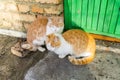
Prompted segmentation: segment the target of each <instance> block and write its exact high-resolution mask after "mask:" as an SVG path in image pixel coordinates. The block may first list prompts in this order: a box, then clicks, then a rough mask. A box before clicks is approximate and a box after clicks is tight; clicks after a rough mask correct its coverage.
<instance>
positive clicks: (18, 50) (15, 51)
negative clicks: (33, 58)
mask: <svg viewBox="0 0 120 80" xmlns="http://www.w3.org/2000/svg"><path fill="white" fill-rule="evenodd" d="M11 53H12V54H14V55H16V56H18V57H25V56H27V55H28V53H30V51H28V50H25V49H23V48H22V47H21V42H17V43H16V44H15V45H14V46H13V47H11Z"/></svg>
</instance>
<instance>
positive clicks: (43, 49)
mask: <svg viewBox="0 0 120 80" xmlns="http://www.w3.org/2000/svg"><path fill="white" fill-rule="evenodd" d="M38 50H39V51H41V52H44V51H45V50H46V49H45V48H43V47H38Z"/></svg>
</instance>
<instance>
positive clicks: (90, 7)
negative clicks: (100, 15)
mask: <svg viewBox="0 0 120 80" xmlns="http://www.w3.org/2000/svg"><path fill="white" fill-rule="evenodd" d="M94 1H95V0H89V4H88V16H87V29H89V30H90V29H91V28H92V14H93V8H94Z"/></svg>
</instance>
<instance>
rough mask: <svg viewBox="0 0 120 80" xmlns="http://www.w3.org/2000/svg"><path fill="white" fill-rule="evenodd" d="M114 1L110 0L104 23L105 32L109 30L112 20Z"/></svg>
mask: <svg viewBox="0 0 120 80" xmlns="http://www.w3.org/2000/svg"><path fill="white" fill-rule="evenodd" d="M114 1H115V0H108V4H107V9H106V14H105V21H104V25H103V32H108V31H109V24H110V20H111V16H112V11H113V5H114ZM108 33H109V32H108Z"/></svg>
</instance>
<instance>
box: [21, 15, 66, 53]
mask: <svg viewBox="0 0 120 80" xmlns="http://www.w3.org/2000/svg"><path fill="white" fill-rule="evenodd" d="M63 21H64V20H63V17H42V16H39V17H38V18H37V19H36V20H35V21H34V22H33V23H32V24H31V25H30V27H29V28H28V30H27V42H28V44H23V45H22V48H24V49H29V50H31V51H36V50H37V49H38V50H39V51H42V52H43V51H45V48H43V47H41V46H42V45H44V42H45V40H46V35H48V34H51V33H62V31H63V29H64V22H63Z"/></svg>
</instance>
